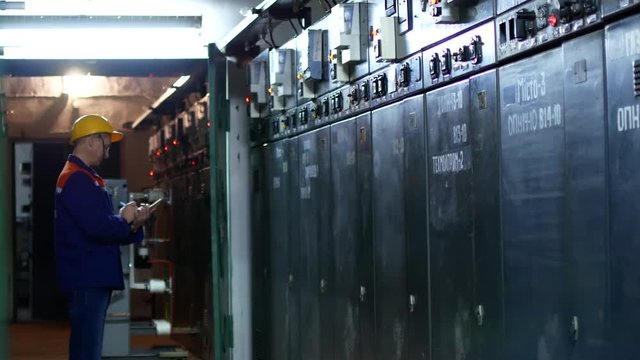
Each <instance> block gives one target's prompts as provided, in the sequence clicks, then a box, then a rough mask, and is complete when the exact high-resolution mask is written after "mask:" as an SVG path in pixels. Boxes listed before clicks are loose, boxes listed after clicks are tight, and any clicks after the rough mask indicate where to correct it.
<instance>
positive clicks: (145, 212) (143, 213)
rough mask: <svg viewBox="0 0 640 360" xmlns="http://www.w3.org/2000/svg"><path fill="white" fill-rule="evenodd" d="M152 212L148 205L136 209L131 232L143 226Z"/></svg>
mask: <svg viewBox="0 0 640 360" xmlns="http://www.w3.org/2000/svg"><path fill="white" fill-rule="evenodd" d="M152 212H153V211H152V210H151V209H150V208H149V205H147V204H144V205H142V206H140V207H139V208H137V210H136V213H135V219H134V220H133V224H131V230H137V229H138V228H139V227H141V226H142V225H144V223H145V221H147V220H148V219H149V216H151V213H152Z"/></svg>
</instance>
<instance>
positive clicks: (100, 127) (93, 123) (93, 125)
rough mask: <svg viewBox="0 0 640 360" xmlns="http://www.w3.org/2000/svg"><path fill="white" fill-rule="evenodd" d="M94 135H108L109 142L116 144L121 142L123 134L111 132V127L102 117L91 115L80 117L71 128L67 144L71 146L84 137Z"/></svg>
mask: <svg viewBox="0 0 640 360" xmlns="http://www.w3.org/2000/svg"><path fill="white" fill-rule="evenodd" d="M94 134H109V135H111V142H112V143H114V142H118V141H120V140H122V138H123V137H124V134H123V133H121V132H120V131H115V130H113V126H111V124H110V123H109V120H107V119H106V118H105V117H104V116H101V115H97V114H91V115H84V116H80V117H79V118H78V120H76V121H75V122H74V123H73V125H72V126H71V138H70V139H69V143H70V144H73V143H74V142H75V141H76V140H78V139H80V138H83V137H85V136H89V135H94Z"/></svg>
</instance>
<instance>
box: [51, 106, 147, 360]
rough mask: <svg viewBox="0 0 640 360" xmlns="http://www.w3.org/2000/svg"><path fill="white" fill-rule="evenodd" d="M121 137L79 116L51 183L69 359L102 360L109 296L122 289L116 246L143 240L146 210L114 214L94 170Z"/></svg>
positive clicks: (98, 120) (102, 122)
mask: <svg viewBox="0 0 640 360" xmlns="http://www.w3.org/2000/svg"><path fill="white" fill-rule="evenodd" d="M123 137H124V135H123V133H121V132H118V131H114V129H113V127H112V126H111V124H110V123H109V121H108V120H107V119H106V118H104V117H103V116H100V115H85V116H81V117H80V118H79V119H78V120H76V121H75V122H74V123H73V125H72V127H71V137H70V143H71V144H72V145H73V153H72V154H71V155H69V158H68V160H67V162H66V164H65V166H64V168H63V169H62V172H61V173H60V176H59V178H58V182H57V184H56V194H55V200H56V201H55V253H56V254H55V255H56V266H57V271H58V280H59V286H60V289H61V291H62V292H64V293H66V294H68V295H69V318H70V322H71V337H70V340H69V359H70V360H94V359H100V358H101V352H102V336H103V331H104V322H105V317H106V311H107V307H108V306H109V301H110V298H111V292H112V291H113V290H118V289H123V288H124V281H123V272H122V265H121V262H120V245H124V244H130V243H136V242H140V241H142V238H143V230H142V225H143V224H144V222H145V221H146V220H147V219H148V217H149V215H150V209H149V207H148V206H147V205H143V206H140V207H138V206H137V204H136V203H135V202H130V203H128V204H126V206H124V207H122V208H121V209H120V213H119V214H118V215H116V214H114V211H113V205H112V199H111V197H110V195H109V193H108V192H107V191H106V190H105V188H104V181H103V180H102V178H101V177H100V176H99V175H98V174H97V173H96V171H95V170H94V169H93V167H97V166H99V165H100V163H101V162H102V161H103V160H105V159H107V158H108V157H109V147H110V145H111V144H112V143H114V142H117V141H120V140H122V138H123Z"/></svg>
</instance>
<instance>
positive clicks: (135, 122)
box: [131, 76, 189, 129]
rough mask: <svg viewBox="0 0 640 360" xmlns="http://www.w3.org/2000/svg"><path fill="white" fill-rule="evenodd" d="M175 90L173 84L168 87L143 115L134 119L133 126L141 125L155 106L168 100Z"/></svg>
mask: <svg viewBox="0 0 640 360" xmlns="http://www.w3.org/2000/svg"><path fill="white" fill-rule="evenodd" d="M184 77H185V76H182V77H180V79H182V78H184ZM188 78H189V76H187V79H188ZM180 79H178V80H177V81H176V83H177V82H178V81H180ZM185 81H186V80H185ZM174 85H175V83H174ZM174 92H176V88H175V87H173V86H172V87H170V88H168V89H167V90H166V91H165V92H164V94H162V95H160V97H159V98H158V99H157V100H156V101H155V102H154V103H153V104H152V105H151V106H150V107H149V109H147V110H145V112H144V113H142V115H140V116H139V117H138V118H137V119H136V121H134V122H133V124H132V125H131V127H132V128H134V129H135V128H136V127H137V126H138V125H140V123H141V122H143V121H144V119H146V118H147V116H149V114H151V112H152V111H153V110H154V109H155V108H157V107H158V106H160V104H162V102H163V101H165V100H167V98H168V97H169V96H171V95H172V94H173V93H174Z"/></svg>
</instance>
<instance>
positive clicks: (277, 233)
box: [269, 140, 289, 359]
mask: <svg viewBox="0 0 640 360" xmlns="http://www.w3.org/2000/svg"><path fill="white" fill-rule="evenodd" d="M269 149H270V159H269V160H270V168H269V179H270V182H271V186H270V187H269V192H270V194H269V214H270V235H269V240H270V241H269V253H270V261H269V270H270V274H269V282H270V294H269V295H270V305H271V307H270V315H271V319H270V338H271V341H270V347H271V359H286V358H287V352H288V340H289V334H288V319H287V306H286V300H287V287H288V278H289V246H288V245H289V227H288V221H289V209H288V206H287V205H288V203H287V198H288V194H289V186H288V182H289V178H288V166H289V159H288V153H287V140H281V141H278V142H275V143H273V144H272V145H270V146H269Z"/></svg>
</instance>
